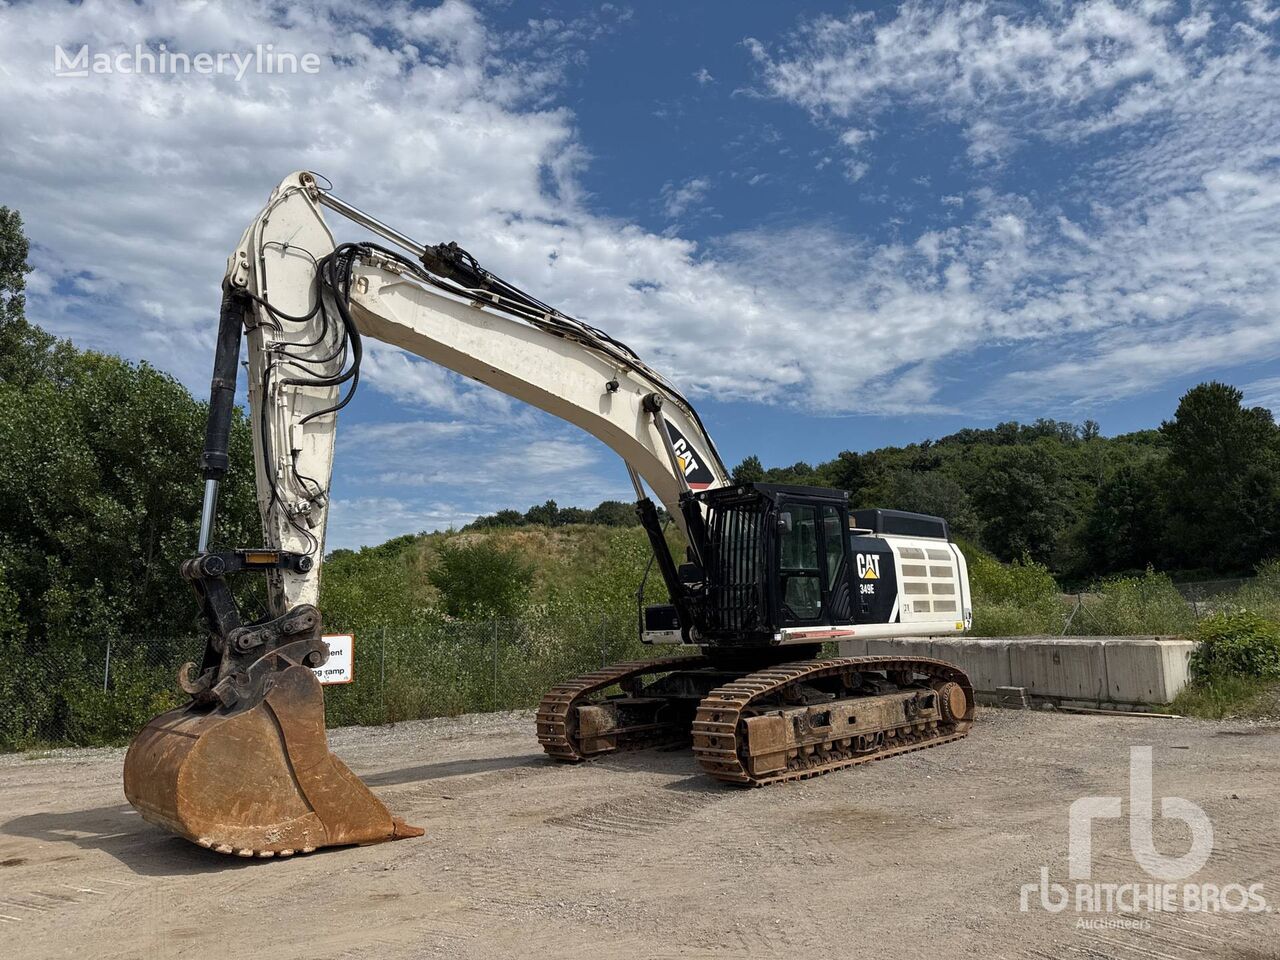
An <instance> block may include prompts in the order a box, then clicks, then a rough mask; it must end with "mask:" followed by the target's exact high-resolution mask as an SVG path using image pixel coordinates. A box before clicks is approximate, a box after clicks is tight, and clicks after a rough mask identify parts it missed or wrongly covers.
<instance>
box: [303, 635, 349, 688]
mask: <svg viewBox="0 0 1280 960" xmlns="http://www.w3.org/2000/svg"><path fill="white" fill-rule="evenodd" d="M323 639H324V642H325V643H327V644H328V645H329V659H328V661H326V663H325V665H324V666H323V667H315V668H313V671H312V672H314V673H315V675H316V679H317V680H319V681H320V682H321V683H325V684H328V683H350V682H351V681H352V680H354V679H355V678H356V671H355V645H356V638H355V637H353V636H351V635H350V634H348V633H338V634H326V635H325V636H324V638H323Z"/></svg>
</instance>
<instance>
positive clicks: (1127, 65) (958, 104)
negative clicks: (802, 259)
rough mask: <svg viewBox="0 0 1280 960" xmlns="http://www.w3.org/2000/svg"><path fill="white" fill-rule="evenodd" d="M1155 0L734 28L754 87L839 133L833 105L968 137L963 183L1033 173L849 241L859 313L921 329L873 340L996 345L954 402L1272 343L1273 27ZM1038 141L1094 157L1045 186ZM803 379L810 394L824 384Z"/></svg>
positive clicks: (1204, 360) (1080, 385)
mask: <svg viewBox="0 0 1280 960" xmlns="http://www.w3.org/2000/svg"><path fill="white" fill-rule="evenodd" d="M1171 12H1172V11H1171V8H1168V7H1167V5H1166V6H1161V5H1157V6H1155V7H1152V6H1151V5H1142V4H1125V3H1118V2H1111V0H1091V2H1086V3H1081V4H1075V5H1067V6H1059V5H1055V4H1046V5H1044V6H1042V7H1033V8H1022V9H1016V8H1011V7H1008V6H1006V5H998V4H994V3H986V2H981V0H978V2H968V3H963V4H960V3H947V4H942V5H939V4H926V3H919V2H909V3H906V4H905V5H903V6H902V7H900V8H899V9H898V10H897V12H896V14H890V15H888V16H887V17H884V18H877V17H876V16H874V15H872V14H867V13H854V14H851V15H848V16H843V17H840V16H822V17H818V18H815V19H813V20H810V21H806V22H804V23H802V24H801V26H800V28H799V29H798V30H797V32H796V33H795V35H794V36H793V37H792V38H791V39H790V40H787V41H785V42H783V43H781V44H776V45H774V46H772V47H770V46H767V45H766V44H764V43H762V42H760V41H754V42H751V43H749V44H748V49H749V50H750V51H751V53H752V56H753V57H754V59H755V61H756V63H757V64H758V66H759V69H760V71H761V77H762V80H763V82H764V84H765V86H766V89H767V90H768V91H769V92H770V93H771V94H772V95H773V96H775V97H778V98H781V99H784V100H788V101H791V102H793V103H795V104H796V105H798V106H800V107H802V108H804V109H806V110H808V111H809V112H810V113H811V114H812V115H813V117H814V118H815V120H816V121H817V122H819V123H821V124H823V125H826V126H829V127H831V128H832V129H833V135H834V136H836V137H837V138H838V139H840V140H844V138H845V134H843V133H836V132H835V131H840V130H843V129H846V128H847V125H848V120H849V119H850V118H853V117H857V118H858V120H859V122H860V123H865V122H867V121H868V120H874V119H875V118H877V117H879V116H881V115H885V116H888V111H891V110H893V111H899V112H900V111H902V110H904V109H910V110H913V111H917V112H918V114H919V115H921V116H922V117H923V118H924V120H925V122H926V124H930V123H931V124H933V125H936V126H938V127H948V126H949V127H951V128H953V129H955V130H956V131H957V132H959V133H960V134H961V135H962V136H963V137H964V138H965V139H966V140H967V141H968V143H969V156H970V158H971V159H972V160H974V161H975V162H976V163H977V164H978V168H977V169H976V170H975V171H974V181H975V183H977V184H983V182H984V180H985V181H986V183H988V184H992V183H995V182H997V176H996V175H984V166H988V165H991V164H998V165H1000V166H1001V167H1002V169H1003V171H1004V173H1003V174H1001V175H1000V179H1005V180H1009V179H1012V180H1013V182H1019V181H1026V180H1030V181H1031V182H1033V183H1034V184H1035V188H1036V194H1035V197H1034V202H1033V200H1032V199H1030V198H1029V197H1024V196H1020V195H1018V194H1016V193H1012V192H1005V193H1002V192H999V191H997V190H996V189H994V188H993V187H992V186H989V185H988V186H978V187H977V189H975V190H972V191H970V193H969V195H970V197H971V198H972V199H973V200H974V201H975V202H974V203H973V204H972V205H971V206H970V207H969V208H968V212H969V218H968V220H967V222H964V223H962V224H959V225H957V226H956V227H954V228H952V229H950V230H947V231H943V232H935V233H925V234H923V235H922V236H921V237H920V238H919V239H918V241H917V242H916V243H915V244H914V246H905V245H904V246H903V247H902V248H901V249H895V248H894V247H892V246H885V247H881V248H878V249H875V250H871V251H866V252H865V253H864V254H863V256H864V257H865V258H866V259H865V260H864V261H863V262H862V263H861V264H860V265H859V266H860V267H861V268H862V269H863V270H865V271H866V274H865V276H866V277H867V279H866V280H865V281H862V282H859V280H858V278H857V277H850V278H849V280H850V281H851V284H852V286H851V287H850V289H849V293H850V299H851V300H855V301H856V302H858V303H859V304H860V305H862V307H863V310H864V311H865V313H866V314H867V316H866V319H865V320H864V321H863V322H862V323H860V324H859V325H858V328H859V329H861V330H866V329H868V328H869V327H874V326H878V325H881V324H886V323H887V324H888V325H889V326H890V328H892V329H895V330H902V329H904V328H905V329H912V328H913V327H914V328H915V329H918V330H919V331H920V333H921V341H920V342H919V343H918V344H917V346H916V347H915V348H914V349H913V350H912V351H911V353H912V354H913V356H903V355H900V354H899V355H895V354H894V352H893V349H892V347H891V346H890V345H888V344H885V345H883V346H882V347H880V348H879V349H877V345H876V344H875V343H872V344H870V346H871V350H872V355H874V356H876V357H877V359H878V360H880V361H882V362H883V361H887V362H889V363H891V364H892V363H898V364H902V365H903V368H904V369H905V365H906V364H908V363H910V362H911V361H912V359H914V360H917V361H920V362H921V363H922V365H921V366H917V367H914V368H912V369H914V370H917V371H918V370H921V369H927V368H928V366H929V365H930V364H937V363H942V362H945V361H948V360H949V359H951V358H955V357H958V356H962V355H963V354H964V353H966V352H967V351H969V350H972V349H974V348H976V347H1003V348H1004V349H1005V352H1006V356H1007V357H1008V358H1009V359H1010V360H1011V361H1012V363H1013V364H1014V370H1013V372H1012V373H1010V374H1008V375H1005V376H1003V377H999V378H997V379H995V380H994V381H993V382H992V383H991V385H990V387H989V388H988V390H986V391H985V393H984V394H983V395H980V396H977V397H975V398H973V401H972V403H971V404H969V405H967V406H969V408H970V409H973V408H974V407H977V408H984V407H985V408H987V409H993V408H994V409H997V410H1001V411H1004V412H1009V411H1014V412H1016V411H1018V410H1020V409H1021V410H1035V411H1037V412H1043V411H1044V410H1045V409H1046V407H1048V406H1053V405H1057V406H1059V407H1061V406H1063V405H1070V404H1073V403H1074V404H1078V403H1086V404H1087V403H1092V402H1095V401H1101V400H1109V399H1115V398H1118V397H1124V396H1130V395H1134V394H1137V393H1141V392H1143V391H1145V390H1148V389H1150V388H1151V387H1152V386H1153V385H1155V384H1158V383H1162V382H1167V381H1168V380H1170V379H1173V378H1184V379H1185V378H1186V377H1189V376H1194V375H1197V374H1199V373H1202V372H1209V371H1213V370H1214V369H1220V368H1222V367H1225V366H1230V365H1238V364H1244V363H1251V362H1259V361H1265V360H1267V359H1275V358H1277V357H1280V315H1277V313H1276V311H1275V307H1274V304H1275V303H1276V302H1278V301H1280V235H1278V234H1277V232H1276V230H1275V226H1274V225H1275V222H1276V216H1277V214H1280V168H1278V167H1277V164H1276V159H1277V158H1278V157H1280V102H1278V101H1277V98H1276V97H1275V90H1277V89H1280V62H1278V61H1277V56H1276V52H1277V51H1276V41H1275V38H1274V37H1273V36H1271V35H1268V34H1265V33H1263V32H1260V31H1259V30H1257V29H1256V28H1255V26H1254V25H1253V24H1252V23H1250V22H1249V20H1241V19H1239V18H1238V17H1237V18H1236V19H1234V20H1233V19H1232V17H1231V15H1230V11H1229V10H1214V11H1213V12H1210V11H1209V10H1208V9H1201V8H1200V7H1199V6H1197V9H1196V11H1195V12H1193V15H1191V16H1189V17H1186V18H1184V19H1183V20H1181V21H1179V20H1177V18H1176V17H1172V16H1170V14H1171ZM1248 12H1249V17H1250V18H1251V19H1252V20H1253V21H1258V22H1261V21H1262V20H1263V19H1264V18H1265V17H1266V16H1267V13H1266V11H1264V10H1262V9H1261V7H1258V6H1255V7H1251V8H1250V9H1249V11H1248ZM898 115H899V114H898V113H895V114H894V116H898ZM926 135H927V134H926ZM1104 138H1105V139H1104ZM1046 143H1047V144H1063V145H1073V144H1083V143H1091V144H1092V153H1093V155H1094V156H1095V157H1097V158H1098V159H1094V160H1088V161H1086V162H1085V163H1084V164H1082V165H1076V166H1073V167H1071V168H1070V169H1067V170H1064V171H1062V174H1061V176H1060V179H1058V180H1057V181H1056V182H1055V180H1054V179H1053V177H1054V173H1055V171H1054V170H1053V168H1052V167H1045V166H1043V164H1042V162H1041V153H1042V151H1041V150H1040V149H1039V148H1040V147H1041V146H1042V145H1044V144H1046ZM860 146H861V145H860ZM859 162H864V161H859ZM1020 163H1021V164H1025V165H1027V167H1028V168H1030V169H1029V170H1028V171H1027V172H1026V173H1025V174H1024V173H1023V172H1022V171H1021V170H1020V169H1019V168H1018V167H1017V165H1018V164H1020ZM861 172H862V173H863V174H865V171H861ZM1033 173H1034V175H1032V174H1033ZM1046 178H1047V179H1046ZM962 202H963V201H962V200H961V198H960V197H958V196H949V197H947V198H945V199H944V201H943V203H944V204H945V205H948V206H950V205H954V206H956V207H959V206H960V204H961V203H962ZM1065 205H1070V206H1071V207H1073V208H1074V209H1075V210H1078V211H1080V212H1078V213H1073V214H1072V216H1071V217H1068V216H1066V215H1065V214H1064V211H1063V207H1064V206H1065ZM835 255H836V256H838V255H839V254H835ZM849 313H850V314H853V315H856V314H857V313H858V310H857V309H853V310H850V311H849ZM929 315H931V316H932V317H933V318H934V320H933V322H932V326H933V329H932V330H929V329H928V327H929V323H928V322H927V321H922V320H921V319H920V318H921V317H922V316H929ZM873 339H874V338H873ZM1020 344H1022V345H1026V347H1027V348H1026V349H1016V348H1018V346H1019V345H1020ZM861 345H862V344H861V343H860V346H861ZM1031 345H1035V349H1034V350H1032V349H1029V348H1030V346H1031ZM813 382H814V384H815V388H814V391H813V395H814V397H815V398H817V397H821V396H823V395H824V390H823V386H827V387H829V386H831V384H830V383H829V382H828V381H826V380H825V379H824V378H822V377H815V378H814V381H813ZM819 383H821V384H822V385H823V386H818V384H819ZM927 396H928V394H927V390H926V399H927ZM834 402H835V403H836V405H840V402H839V401H838V400H837V401H834Z"/></svg>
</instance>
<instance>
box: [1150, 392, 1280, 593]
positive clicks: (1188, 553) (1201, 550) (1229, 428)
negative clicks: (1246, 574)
mask: <svg viewBox="0 0 1280 960" xmlns="http://www.w3.org/2000/svg"><path fill="white" fill-rule="evenodd" d="M1243 398H1244V395H1243V394H1242V393H1241V392H1240V391H1239V390H1237V389H1236V388H1235V387H1232V386H1229V385H1227V384H1225V383H1217V382H1212V383H1202V384H1200V385H1199V386H1198V387H1194V388H1193V389H1191V390H1188V391H1187V392H1186V393H1185V394H1184V395H1183V396H1182V399H1181V400H1180V401H1179V403H1178V409H1177V412H1176V413H1175V414H1174V417H1173V419H1172V420H1167V421H1165V422H1164V423H1163V424H1162V425H1161V427H1160V433H1161V435H1162V436H1163V437H1164V438H1165V440H1166V441H1167V442H1168V444H1169V461H1168V502H1169V524H1168V531H1167V546H1168V549H1169V551H1170V554H1171V555H1172V556H1173V557H1174V558H1175V559H1176V560H1178V561H1180V562H1181V563H1182V564H1184V565H1186V566H1192V567H1210V568H1212V569H1213V570H1215V571H1222V572H1235V571H1243V570H1247V569H1250V568H1252V567H1253V566H1255V565H1256V564H1257V563H1258V562H1260V561H1261V560H1264V559H1266V556H1267V554H1268V552H1274V551H1275V550H1276V545H1277V543H1278V542H1280V430H1277V427H1276V424H1275V421H1274V419H1273V418H1272V415H1271V412H1270V411H1269V410H1267V409H1265V408H1263V407H1252V408H1246V407H1244V406H1243V404H1242V403H1241V401H1242V400H1243Z"/></svg>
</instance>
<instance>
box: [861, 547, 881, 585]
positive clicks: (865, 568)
mask: <svg viewBox="0 0 1280 960" xmlns="http://www.w3.org/2000/svg"><path fill="white" fill-rule="evenodd" d="M858 576H859V577H860V578H861V579H863V580H879V579H880V555H879V554H878V553H860V554H858Z"/></svg>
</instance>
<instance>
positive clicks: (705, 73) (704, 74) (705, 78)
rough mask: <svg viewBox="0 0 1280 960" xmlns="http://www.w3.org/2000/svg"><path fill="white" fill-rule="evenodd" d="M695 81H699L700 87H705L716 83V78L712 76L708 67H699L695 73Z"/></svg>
mask: <svg viewBox="0 0 1280 960" xmlns="http://www.w3.org/2000/svg"><path fill="white" fill-rule="evenodd" d="M693 79H694V80H697V81H698V86H700V87H705V86H706V85H707V84H708V83H715V82H716V78H715V77H713V76H712V75H711V71H710V70H708V69H707V68H706V67H699V68H698V69H697V70H695V71H694V73H693Z"/></svg>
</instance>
